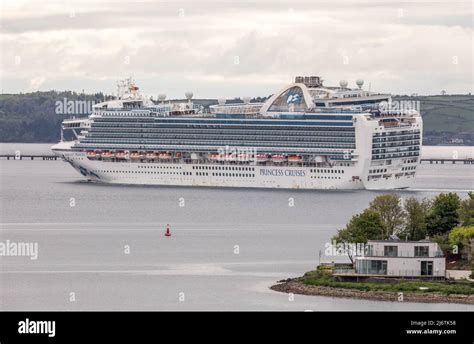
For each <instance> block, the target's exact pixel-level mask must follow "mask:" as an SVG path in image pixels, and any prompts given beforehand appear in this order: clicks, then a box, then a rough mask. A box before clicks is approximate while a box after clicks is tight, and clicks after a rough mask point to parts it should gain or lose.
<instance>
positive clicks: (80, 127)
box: [52, 76, 423, 190]
mask: <svg viewBox="0 0 474 344" xmlns="http://www.w3.org/2000/svg"><path fill="white" fill-rule="evenodd" d="M363 84H364V82H363V80H360V79H359V80H357V81H356V87H354V88H350V87H348V82H347V81H345V80H341V81H340V82H339V86H333V87H329V86H325V85H323V80H322V79H321V78H320V77H318V76H308V77H306V76H299V77H296V78H295V80H294V82H293V83H291V84H289V85H287V86H285V87H284V88H283V89H281V90H280V91H279V92H277V93H275V94H274V95H273V96H271V97H269V98H268V99H267V100H266V101H265V102H264V103H256V102H252V101H251V99H250V98H249V97H244V98H243V99H241V100H239V102H234V103H228V102H227V101H226V100H225V99H219V100H218V104H216V105H212V106H210V107H209V108H203V107H202V106H200V105H198V104H195V103H194V102H193V99H192V98H193V94H192V93H191V92H187V93H186V98H187V100H184V101H181V102H177V101H166V96H165V95H163V94H161V95H159V96H158V100H157V101H153V100H152V99H150V98H147V97H145V96H143V95H141V94H140V91H139V88H138V87H137V86H136V84H135V83H134V82H133V80H131V79H127V80H126V81H123V82H121V83H119V87H118V92H117V97H116V98H115V99H113V100H110V101H105V102H102V103H98V104H95V105H94V106H93V111H92V113H91V114H90V115H89V116H88V117H87V118H78V119H67V120H64V121H63V123H62V128H61V130H62V131H61V134H62V136H61V138H62V139H61V142H59V143H58V144H56V145H54V146H53V147H52V150H53V151H54V153H55V154H57V155H59V156H61V157H62V158H63V160H64V161H66V162H68V163H69V164H70V165H71V166H72V167H73V168H74V169H76V170H77V171H78V172H79V173H80V174H81V175H82V176H83V177H84V178H86V179H87V180H89V181H94V182H102V183H116V184H144V185H179V186H210V187H249V188H285V189H343V190H353V189H369V190H390V189H402V188H408V187H410V185H411V184H412V183H413V181H414V178H415V175H416V169H417V164H418V159H419V155H420V148H421V140H422V125H423V124H422V119H421V116H420V114H419V111H417V110H416V109H413V108H409V109H405V108H402V107H400V106H397V107H394V106H393V103H392V99H391V96H390V95H388V94H381V93H375V92H371V91H367V90H365V89H364V88H363ZM65 130H71V131H72V132H73V134H74V140H72V141H65V140H64V139H63V132H64V131H65Z"/></svg>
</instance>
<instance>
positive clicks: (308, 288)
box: [270, 278, 474, 305]
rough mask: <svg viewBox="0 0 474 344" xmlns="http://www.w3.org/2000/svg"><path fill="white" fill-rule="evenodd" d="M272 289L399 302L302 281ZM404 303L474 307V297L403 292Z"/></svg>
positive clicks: (384, 294)
mask: <svg viewBox="0 0 474 344" xmlns="http://www.w3.org/2000/svg"><path fill="white" fill-rule="evenodd" d="M270 289H272V290H275V291H279V292H282V293H293V294H301V295H319V296H330V297H343V298H351V299H365V300H375V301H394V302H400V301H399V300H398V293H393V292H374V291H370V292H368V291H363V290H355V289H346V288H332V287H322V286H314V285H307V284H304V283H303V282H302V281H301V280H300V279H298V278H295V279H287V280H282V281H278V282H277V284H275V285H273V286H271V287H270ZM403 302H427V303H463V304H471V305H474V295H457V294H452V295H444V294H439V293H428V292H425V293H422V292H420V293H409V292H403Z"/></svg>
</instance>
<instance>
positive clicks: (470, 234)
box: [448, 226, 474, 245]
mask: <svg viewBox="0 0 474 344" xmlns="http://www.w3.org/2000/svg"><path fill="white" fill-rule="evenodd" d="M471 238H474V226H466V227H456V228H454V229H453V230H451V232H449V236H448V240H449V244H450V245H461V244H462V243H463V241H465V240H469V239H471Z"/></svg>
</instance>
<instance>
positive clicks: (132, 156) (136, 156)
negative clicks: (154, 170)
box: [130, 152, 140, 159]
mask: <svg viewBox="0 0 474 344" xmlns="http://www.w3.org/2000/svg"><path fill="white" fill-rule="evenodd" d="M130 159H140V153H138V152H131V153H130Z"/></svg>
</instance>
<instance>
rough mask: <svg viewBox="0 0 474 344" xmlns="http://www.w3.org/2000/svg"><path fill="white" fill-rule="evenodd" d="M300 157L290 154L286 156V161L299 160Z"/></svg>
mask: <svg viewBox="0 0 474 344" xmlns="http://www.w3.org/2000/svg"><path fill="white" fill-rule="evenodd" d="M301 160H302V159H301V157H300V156H299V155H290V156H289V157H288V162H300V161H301Z"/></svg>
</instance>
